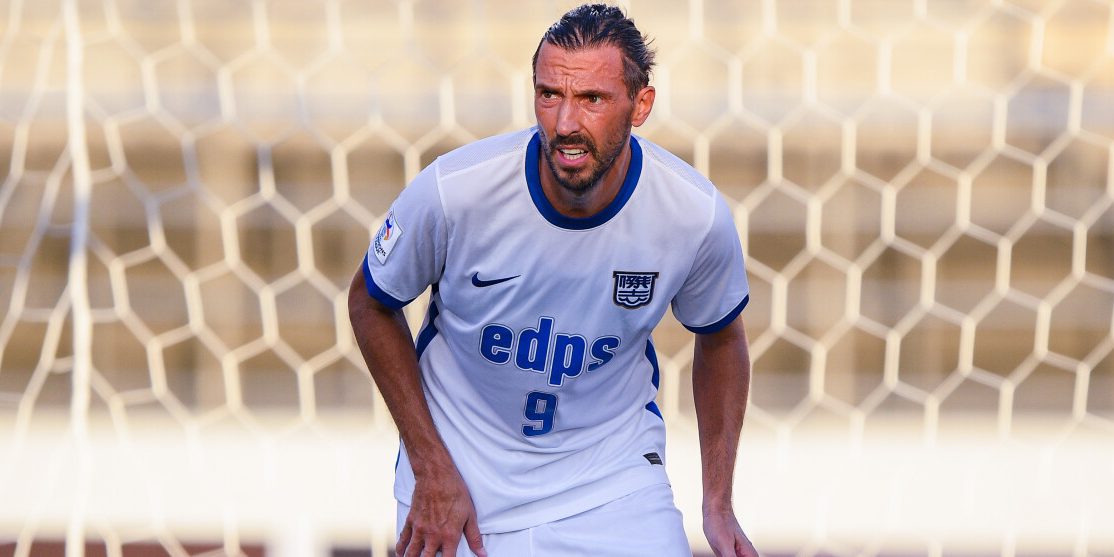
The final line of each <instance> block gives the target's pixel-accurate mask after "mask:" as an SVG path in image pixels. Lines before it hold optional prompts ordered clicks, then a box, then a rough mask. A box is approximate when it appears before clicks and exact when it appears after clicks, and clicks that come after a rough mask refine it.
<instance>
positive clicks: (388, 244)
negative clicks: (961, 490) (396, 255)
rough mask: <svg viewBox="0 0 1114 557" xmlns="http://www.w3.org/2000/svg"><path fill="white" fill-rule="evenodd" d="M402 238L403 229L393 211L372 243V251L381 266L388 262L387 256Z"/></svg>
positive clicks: (388, 214)
mask: <svg viewBox="0 0 1114 557" xmlns="http://www.w3.org/2000/svg"><path fill="white" fill-rule="evenodd" d="M400 236H402V227H401V226H399V224H398V219H397V218H395V213H394V211H391V212H389V213H387V220H385V221H383V226H381V227H380V228H379V232H377V233H376V234H375V241H374V242H372V243H371V248H372V251H373V252H375V258H376V259H378V260H379V263H380V264H382V263H386V262H387V256H388V255H390V254H391V250H392V249H394V247H395V242H398V239H399V237H400Z"/></svg>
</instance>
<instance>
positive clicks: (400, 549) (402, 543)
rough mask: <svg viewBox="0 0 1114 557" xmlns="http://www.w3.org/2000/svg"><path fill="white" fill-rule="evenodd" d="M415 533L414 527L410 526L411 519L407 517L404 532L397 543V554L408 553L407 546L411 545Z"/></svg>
mask: <svg viewBox="0 0 1114 557" xmlns="http://www.w3.org/2000/svg"><path fill="white" fill-rule="evenodd" d="M413 535H414V529H413V528H412V527H411V526H410V521H409V519H407V521H406V525H405V526H403V527H402V533H400V534H399V536H398V542H396V543H395V555H406V546H408V545H410V538H412V537H413Z"/></svg>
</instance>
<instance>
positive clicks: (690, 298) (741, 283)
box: [673, 192, 750, 334]
mask: <svg viewBox="0 0 1114 557" xmlns="http://www.w3.org/2000/svg"><path fill="white" fill-rule="evenodd" d="M748 301H750V284H749V283H748V282H747V275H746V268H745V265H744V262H743V249H742V244H741V243H740V242H739V233H738V231H737V230H736V229H735V221H734V219H732V217H731V209H730V208H728V206H727V202H726V201H725V200H724V199H723V196H722V195H720V194H719V193H718V192H717V193H716V203H715V215H714V217H713V219H712V225H711V227H709V229H708V232H707V234H705V236H704V241H703V242H701V244H700V247H699V248H698V250H697V253H696V260H695V262H694V263H693V265H692V269H691V270H690V271H689V275H688V277H686V278H685V282H684V284H683V285H682V286H681V289H680V290H679V291H678V292H677V295H676V296H674V297H673V315H675V316H676V317H677V320H678V321H680V322H681V324H682V325H684V326H685V328H686V329H688V330H690V331H692V332H694V333H700V334H707V333H714V332H716V331H718V330H720V329H722V328H724V327H726V326H727V325H728V324H730V323H731V322H732V321H734V320H735V318H736V317H738V316H739V313H740V312H742V311H743V308H745V307H746V305H747V302H748Z"/></svg>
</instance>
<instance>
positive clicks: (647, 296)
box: [611, 271, 658, 309]
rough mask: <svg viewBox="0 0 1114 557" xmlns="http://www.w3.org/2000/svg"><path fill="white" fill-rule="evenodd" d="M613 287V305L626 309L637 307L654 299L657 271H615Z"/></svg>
mask: <svg viewBox="0 0 1114 557" xmlns="http://www.w3.org/2000/svg"><path fill="white" fill-rule="evenodd" d="M612 277H614V279H615V288H614V290H613V295H612V297H611V299H612V301H613V302H615V305H617V306H619V307H624V308H627V309H637V308H640V307H642V306H644V305H646V304H649V303H650V301H651V300H653V299H654V281H656V280H657V278H658V274H657V273H638V272H632V271H615V272H614V273H612Z"/></svg>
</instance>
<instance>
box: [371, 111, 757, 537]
mask: <svg viewBox="0 0 1114 557" xmlns="http://www.w3.org/2000/svg"><path fill="white" fill-rule="evenodd" d="M539 156H540V139H539V136H538V134H537V131H536V129H529V130H524V131H521V132H517V133H512V134H506V135H501V136H497V137H493V138H489V139H485V140H481V141H477V142H475V143H472V144H470V145H467V146H464V147H462V148H460V149H457V150H455V151H452V152H451V153H448V154H446V155H444V156H442V157H440V158H438V159H437V160H436V161H434V162H433V164H431V165H430V166H429V167H427V168H426V169H425V170H423V171H422V172H421V173H420V174H419V175H418V176H417V178H415V180H414V181H413V182H412V183H411V184H410V185H408V186H407V187H406V189H405V190H403V192H402V193H401V194H400V195H399V197H398V199H397V200H395V202H394V204H393V205H392V206H391V209H390V213H389V214H388V216H387V219H386V221H385V222H384V224H383V227H382V228H380V230H379V232H378V233H377V234H376V236H375V238H374V240H373V241H372V243H371V246H370V248H369V249H368V254H367V257H366V259H365V261H364V266H363V269H364V277H365V279H366V281H367V287H368V293H369V294H370V295H371V296H372V297H374V298H376V299H377V300H379V301H380V302H382V303H383V304H385V305H387V306H389V307H393V308H400V307H402V306H404V305H405V304H407V303H408V302H409V301H411V300H413V299H414V298H415V297H417V296H418V295H420V294H421V293H422V292H423V291H424V290H425V289H426V287H428V286H430V285H432V286H433V289H432V297H431V301H430V305H429V311H428V314H427V317H426V320H425V323H424V324H423V326H422V328H421V331H420V332H419V334H418V338H417V340H416V342H415V344H416V348H417V351H418V358H419V362H420V366H421V373H422V386H423V388H424V389H425V395H426V399H427V400H428V401H429V407H430V411H431V412H432V414H433V421H434V423H435V424H436V425H437V428H438V431H439V432H440V434H441V438H442V439H443V440H444V442H445V444H446V445H447V447H448V450H449V453H450V454H451V455H452V457H453V460H454V462H455V463H456V466H457V468H458V469H459V470H460V473H461V475H462V476H463V478H464V481H465V483H467V485H468V488H469V490H470V492H471V495H472V500H473V502H474V503H475V506H476V512H477V513H478V518H479V525H480V530H481V532H484V533H494V532H508V531H513V530H519V529H523V528H528V527H531V526H535V525H538V524H542V523H545V522H551V521H554V520H558V519H561V518H564V517H567V516H571V515H574V514H577V513H580V512H583V511H585V510H588V509H591V508H594V507H597V506H599V505H601V504H604V503H606V502H608V501H611V500H614V499H617V498H619V497H622V496H624V495H626V494H629V493H631V492H633V491H635V490H637V489H639V488H641V487H645V486H647V485H651V484H654V483H667V482H668V479H667V478H666V475H665V470H664V466H663V465H662V458H663V457H664V455H665V427H664V424H663V423H662V418H661V415H660V412H659V411H658V409H657V406H656V405H655V404H654V397H655V395H656V393H657V384H658V364H657V358H656V356H655V354H654V346H653V343H652V341H651V339H650V333H651V331H653V329H654V327H655V326H656V325H657V324H658V322H659V321H660V320H661V318H662V316H663V315H664V313H665V310H666V307H667V306H670V305H672V308H673V313H674V315H675V316H676V317H677V319H678V320H679V321H680V322H681V323H682V324H683V325H685V326H686V327H687V328H689V329H690V330H693V331H695V332H698V333H707V332H713V331H716V330H718V329H720V328H722V327H723V326H726V325H727V324H728V323H730V322H731V321H732V320H734V319H735V317H736V316H737V315H738V314H739V312H740V311H742V309H743V307H744V306H745V305H746V303H747V301H748V294H749V287H748V284H747V279H746V273H745V270H744V267H743V256H742V250H741V248H740V244H739V237H738V234H737V232H736V229H735V225H734V222H733V220H732V217H731V211H730V209H729V208H728V207H727V204H726V203H725V202H724V200H723V198H722V196H721V195H720V194H719V193H718V192H717V191H716V189H715V188H714V187H713V186H712V184H711V183H709V182H708V180H706V179H705V178H703V177H702V176H701V175H700V174H699V173H697V172H696V171H695V170H693V169H692V168H691V167H690V166H689V165H687V164H685V163H684V162H683V161H681V160H680V159H678V158H676V157H675V156H673V155H672V154H670V153H668V152H666V151H665V150H664V149H662V148H660V147H658V146H656V145H654V144H653V143H650V142H649V141H647V140H645V139H641V138H638V137H634V136H632V138H631V159H630V168H629V170H628V171H627V176H626V180H625V181H624V183H623V185H622V188H621V189H620V190H619V193H618V195H617V196H616V198H615V200H614V201H612V202H611V203H610V204H609V205H608V206H607V207H606V208H605V209H604V210H603V211H601V212H600V213H599V214H597V215H595V216H593V217H590V218H582V219H581V218H569V217H566V216H564V215H561V214H560V213H558V212H557V211H556V209H554V207H553V206H552V205H551V204H550V203H549V201H548V199H547V198H546V197H545V194H544V193H543V192H542V188H541V182H540V179H539ZM413 488H414V476H413V472H412V471H411V468H410V463H409V460H408V458H407V454H406V449H405V447H401V449H400V451H399V462H398V464H397V467H396V478H395V496H396V498H398V500H399V501H401V502H403V503H406V504H409V503H410V501H411V499H410V498H411V495H412V493H413Z"/></svg>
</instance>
